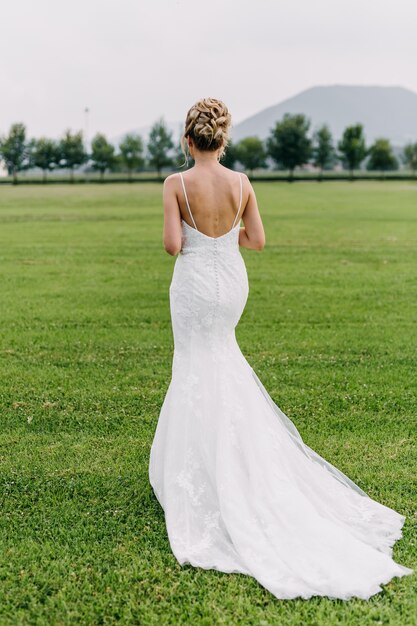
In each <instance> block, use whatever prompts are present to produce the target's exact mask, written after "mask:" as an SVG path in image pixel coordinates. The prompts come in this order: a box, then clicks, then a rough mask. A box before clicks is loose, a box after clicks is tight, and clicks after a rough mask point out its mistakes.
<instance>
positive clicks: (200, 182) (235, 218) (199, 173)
mask: <svg viewBox="0 0 417 626" xmlns="http://www.w3.org/2000/svg"><path fill="white" fill-rule="evenodd" d="M182 176H183V181H184V186H185V188H186V194H187V197H188V202H189V205H190V209H191V212H192V216H193V218H194V221H195V224H196V226H197V229H198V230H199V231H201V232H202V233H203V234H205V235H207V236H208V237H220V236H222V235H223V234H225V233H227V232H228V231H229V230H230V229H231V228H232V226H233V223H234V224H237V223H238V222H239V220H240V219H241V217H242V214H243V213H244V210H245V206H246V204H247V200H248V192H247V190H246V189H245V183H244V178H245V176H244V175H243V174H240V173H238V172H235V171H233V170H230V169H228V168H227V167H224V166H223V165H218V166H217V167H216V168H206V169H204V170H203V168H201V169H200V168H196V167H193V168H191V169H190V170H188V171H187V172H185V173H183V174H182ZM239 177H242V178H243V180H242V202H241V205H240V211H239V214H237V211H238V208H239V202H240V180H239ZM178 205H179V208H180V213H181V217H182V219H183V220H184V221H185V222H187V224H188V225H189V226H192V227H193V228H194V224H193V223H192V218H191V216H190V213H189V211H188V208H187V202H186V197H185V195H184V190H183V187H182V184H181V179H180V176H178Z"/></svg>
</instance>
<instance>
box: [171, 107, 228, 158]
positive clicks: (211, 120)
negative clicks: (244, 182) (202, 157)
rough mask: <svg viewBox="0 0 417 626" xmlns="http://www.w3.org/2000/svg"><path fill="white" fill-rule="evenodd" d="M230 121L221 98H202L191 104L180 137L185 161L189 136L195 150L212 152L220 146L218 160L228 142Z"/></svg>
mask: <svg viewBox="0 0 417 626" xmlns="http://www.w3.org/2000/svg"><path fill="white" fill-rule="evenodd" d="M231 122H232V116H231V115H230V113H229V110H228V108H227V106H226V105H225V104H224V102H222V101H221V100H216V99H215V98H202V99H201V100H198V101H197V102H196V103H195V104H193V106H192V107H191V109H190V110H189V111H188V113H187V117H186V119H185V129H184V132H183V134H182V136H181V139H180V145H181V149H182V151H183V153H184V156H185V158H186V163H188V154H189V151H188V143H187V141H186V138H187V137H191V139H192V140H193V142H194V144H195V147H196V148H197V150H209V151H212V152H214V151H215V150H218V149H219V148H221V150H220V152H219V161H220V159H221V158H222V156H223V155H224V153H225V151H226V148H227V146H228V144H229V128H230V124H231ZM186 146H187V151H186ZM184 165H185V164H184ZM181 167H183V166H181Z"/></svg>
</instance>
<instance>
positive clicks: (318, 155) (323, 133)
mask: <svg viewBox="0 0 417 626" xmlns="http://www.w3.org/2000/svg"><path fill="white" fill-rule="evenodd" d="M334 159H335V149H334V146H333V137H332V133H331V132H330V129H329V127H328V126H327V125H326V124H324V125H323V126H321V127H320V128H318V129H317V130H316V132H315V133H314V137H313V163H314V165H315V166H316V167H319V168H320V176H321V175H322V173H323V170H324V169H325V168H326V167H331V166H332V165H333V163H334Z"/></svg>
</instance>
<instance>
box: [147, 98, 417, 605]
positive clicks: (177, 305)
mask: <svg viewBox="0 0 417 626" xmlns="http://www.w3.org/2000/svg"><path fill="white" fill-rule="evenodd" d="M230 123H231V116H230V113H229V112H228V109H227V107H226V106H225V104H224V103H223V102H221V101H219V100H216V99H213V98H206V99H203V100H199V101H198V102H196V103H195V104H194V106H192V107H191V109H190V110H189V111H188V114H187V118H186V121H185V131H184V134H183V136H182V138H181V145H182V148H183V150H184V151H185V145H186V142H187V146H188V150H189V152H190V154H191V156H192V157H193V159H194V161H195V165H194V167H192V168H191V169H190V170H188V171H187V172H186V174H185V175H183V174H182V173H180V174H172V175H170V176H168V177H167V179H166V180H165V183H164V191H163V200H164V246H165V249H166V251H167V252H168V253H169V254H171V255H174V256H175V255H178V256H177V258H176V262H175V266H174V271H173V276H172V281H171V285H170V288H169V295H170V311H171V319H172V328H173V336H174V355H173V362H172V379H171V382H170V385H169V387H168V391H167V393H166V396H165V399H164V402H163V405H162V408H161V412H160V415H159V420H158V425H157V428H156V432H155V437H154V440H153V444H152V448H151V454H150V464H149V478H150V483H151V485H152V487H153V490H154V492H155V495H156V497H157V498H158V501H159V503H160V504H161V506H162V508H163V510H164V512H165V520H166V527H167V532H168V537H169V541H170V545H171V549H172V551H173V553H174V555H175V557H176V559H177V560H178V562H179V563H180V564H184V563H189V564H191V565H193V566H195V567H201V568H205V569H216V570H219V571H222V572H239V573H242V574H247V575H250V576H253V577H254V578H256V579H257V580H258V582H259V583H260V584H261V585H263V586H264V587H265V588H266V589H268V590H269V591H270V592H271V593H273V594H274V595H275V596H276V597H277V598H296V597H301V598H306V599H307V598H310V597H311V596H314V595H317V596H327V597H329V598H341V599H344V600H347V599H349V598H351V597H352V596H356V597H358V598H364V599H368V598H369V597H370V596H372V595H374V594H376V593H378V592H380V591H382V587H381V584H383V583H387V582H388V581H390V580H391V579H392V578H393V577H401V576H405V575H408V574H412V573H413V570H412V569H409V568H407V567H405V566H403V565H400V564H398V563H396V562H395V561H394V560H393V558H392V546H393V545H394V543H395V541H396V540H397V539H399V538H400V537H401V536H402V530H401V529H402V526H403V524H404V521H405V517H404V516H403V515H401V514H400V513H397V512H396V511H394V510H393V509H390V508H388V507H387V506H385V505H383V504H380V503H378V502H377V501H375V500H373V499H371V498H370V497H369V496H368V495H367V494H366V493H365V492H364V491H362V489H360V487H359V486H357V485H356V484H355V483H354V482H352V480H350V479H349V478H348V477H347V476H346V475H345V474H343V473H342V472H341V471H340V470H338V469H337V468H336V467H334V466H333V465H331V464H330V463H329V462H327V461H326V460H325V459H323V458H322V457H321V456H319V455H318V454H317V453H316V452H314V451H313V450H312V449H311V448H309V447H308V446H307V445H306V444H305V443H304V442H303V440H302V438H301V436H300V434H299V432H298V430H297V429H296V427H295V425H294V424H293V422H292V421H291V420H290V419H289V418H288V417H287V416H286V415H285V414H284V413H283V412H282V411H281V410H280V408H279V407H278V406H277V405H276V404H275V402H274V401H273V400H272V398H271V397H270V396H269V394H268V393H267V391H266V389H265V388H264V386H263V385H262V383H261V381H260V380H259V378H258V377H257V375H256V373H255V372H254V370H253V369H252V367H251V366H250V365H249V363H248V361H247V360H246V359H245V357H244V355H243V354H242V352H241V350H240V348H239V345H238V343H237V341H236V336H235V328H236V325H237V323H238V321H239V318H240V316H241V314H242V312H243V310H244V307H245V304H246V301H247V297H248V291H249V286H248V278H247V273H246V267H245V263H244V260H243V257H242V255H241V253H240V250H239V246H242V247H245V248H251V249H253V250H258V251H259V250H262V248H263V247H264V244H265V235H264V229H263V225H262V221H261V217H260V214H259V210H258V206H257V202H256V197H255V193H254V190H253V188H252V185H251V184H250V182H249V179H248V178H247V176H246V175H244V174H241V173H238V172H235V171H232V170H229V169H227V168H226V167H224V166H222V165H221V164H220V163H219V160H220V158H221V156H222V155H223V153H224V151H225V148H226V147H227V145H228V139H229V135H228V131H229V127H230ZM241 220H243V223H244V226H243V227H240V222H241Z"/></svg>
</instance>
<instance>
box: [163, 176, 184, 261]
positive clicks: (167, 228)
mask: <svg viewBox="0 0 417 626" xmlns="http://www.w3.org/2000/svg"><path fill="white" fill-rule="evenodd" d="M176 178H178V176H177V175H175V174H170V176H167V177H166V178H165V180H164V188H163V203H164V233H163V239H164V248H165V250H166V251H167V252H168V254H171V255H172V256H175V255H177V254H178V253H179V252H180V251H181V247H182V229H181V214H180V209H179V206H178V198H177V192H176V189H177V182H178V181H177V180H175V179H176Z"/></svg>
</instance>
